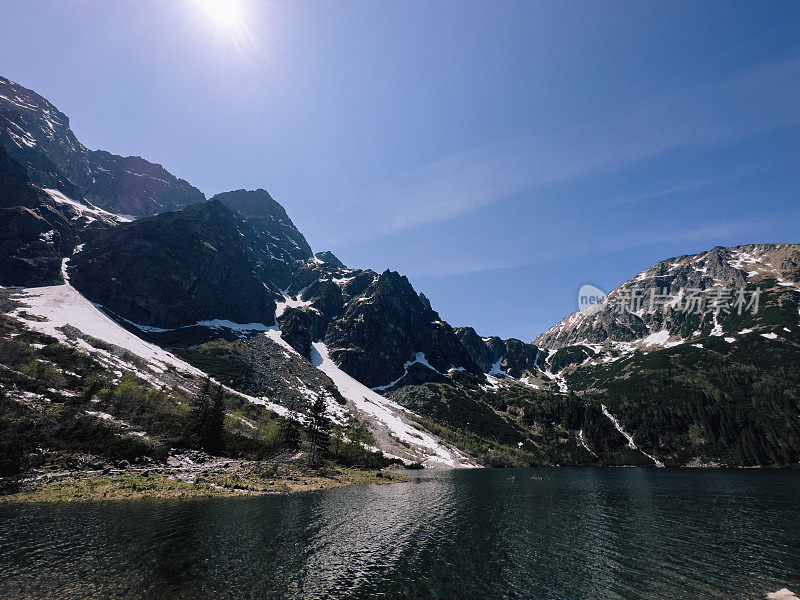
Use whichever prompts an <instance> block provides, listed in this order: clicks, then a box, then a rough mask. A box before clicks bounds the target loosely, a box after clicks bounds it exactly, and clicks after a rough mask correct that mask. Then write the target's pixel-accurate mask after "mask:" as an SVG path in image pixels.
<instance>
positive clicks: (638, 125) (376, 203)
mask: <svg viewBox="0 0 800 600" xmlns="http://www.w3.org/2000/svg"><path fill="white" fill-rule="evenodd" d="M798 65H800V62H799V61H798V60H797V59H793V60H790V61H785V62H781V63H777V64H771V65H767V66H762V67H760V68H757V69H753V70H750V71H746V72H742V73H739V74H737V75H736V76H734V77H732V78H729V79H727V80H723V81H718V82H715V83H708V84H703V85H700V86H696V87H694V88H691V89H689V90H684V91H681V92H679V93H676V94H672V95H669V96H666V97H662V98H657V99H654V100H651V101H650V102H648V103H646V104H645V105H643V106H641V107H639V108H638V109H637V110H634V111H629V112H628V113H627V114H624V115H620V116H617V117H616V118H614V117H609V118H603V119H597V120H594V121H592V122H587V123H584V124H581V125H579V126H573V127H569V128H563V129H558V130H553V131H550V132H546V133H542V134H540V135H536V136H529V137H524V138H519V139H515V140H509V141H504V142H500V143H497V144H492V145H488V146H485V147H482V148H479V149H475V150H470V151H467V152H463V153H460V154H456V155H453V156H450V157H447V158H444V159H442V160H439V161H437V162H435V163H432V164H429V165H425V166H422V167H420V168H419V169H416V170H414V171H412V172H409V173H407V174H405V175H404V176H402V177H400V178H398V179H397V180H395V181H392V182H390V183H388V184H387V185H385V186H383V187H381V188H379V189H375V190H372V191H371V192H368V193H367V194H365V197H366V201H364V202H361V203H357V205H356V206H354V207H353V208H354V209H355V210H357V211H358V212H359V222H360V223H362V224H364V227H363V228H362V229H361V230H359V231H357V232H353V231H352V230H351V232H350V235H349V236H348V238H349V239H348V240H346V241H345V240H339V244H334V245H347V244H348V243H352V242H359V241H366V240H368V239H375V238H377V237H382V236H384V235H387V234H391V233H394V232H397V231H401V230H404V229H408V228H411V227H415V226H418V225H423V224H426V223H434V222H438V221H445V220H448V219H452V218H454V217H457V216H459V215H462V214H465V213H468V212H471V211H473V210H475V209H477V208H480V207H483V206H486V205H489V204H492V203H495V202H498V201H500V200H503V199H504V198H508V197H510V196H512V195H514V194H517V193H519V192H523V191H526V190H531V189H535V188H536V187H538V186H542V185H545V184H549V183H555V182H560V181H567V180H571V179H576V178H580V177H585V176H587V175H590V174H592V173H598V172H609V171H614V170H617V169H620V168H622V167H625V166H627V165H630V164H632V163H635V162H637V161H640V160H642V159H645V158H648V157H651V156H654V155H657V154H659V153H662V152H664V151H667V150H671V149H675V148H678V147H682V146H709V147H710V146H714V145H717V144H720V143H725V142H730V141H734V140H737V139H741V138H744V137H747V136H752V135H755V134H759V133H763V132H767V131H771V130H775V129H780V128H785V127H790V126H793V125H796V124H797V122H798V115H797V110H796V100H797V99H796V98H795V95H793V94H787V93H786V90H785V86H786V82H787V81H792V80H793V78H795V76H796V74H797V71H798Z"/></svg>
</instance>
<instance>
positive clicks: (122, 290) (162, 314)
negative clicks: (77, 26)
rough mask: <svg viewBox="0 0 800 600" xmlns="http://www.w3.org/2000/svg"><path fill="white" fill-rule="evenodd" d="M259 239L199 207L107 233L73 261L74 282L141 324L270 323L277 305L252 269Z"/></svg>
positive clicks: (222, 210) (219, 210)
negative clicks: (256, 239)
mask: <svg viewBox="0 0 800 600" xmlns="http://www.w3.org/2000/svg"><path fill="white" fill-rule="evenodd" d="M255 238H256V234H255V233H254V232H253V231H252V229H251V228H249V227H248V226H247V223H246V222H245V221H243V220H242V219H241V218H239V217H238V216H237V215H234V214H233V213H232V212H231V211H230V209H228V208H226V207H225V206H223V205H222V204H220V203H219V202H214V201H212V202H205V203H202V204H196V205H193V206H189V207H187V208H185V209H183V210H181V211H178V212H172V213H164V214H161V215H158V216H155V217H151V218H149V219H143V220H140V221H136V222H133V223H128V224H125V225H122V226H119V227H115V228H113V229H111V230H108V231H106V232H104V233H103V234H101V235H100V236H99V237H98V239H97V240H96V241H94V242H91V243H89V244H87V245H86V247H85V248H84V250H83V251H82V252H81V253H79V254H78V255H77V256H76V258H75V259H73V262H74V263H75V268H74V273H73V276H72V283H73V284H74V285H75V287H76V288H77V289H78V290H80V291H81V292H82V293H83V294H85V295H86V296H87V297H88V298H90V299H91V300H92V301H94V302H97V303H99V304H101V305H103V306H104V307H106V308H107V309H109V310H111V311H112V312H114V313H116V314H118V315H120V316H123V317H124V318H126V319H129V320H131V321H133V322H135V323H139V324H141V325H150V326H158V327H180V326H184V325H190V324H193V323H196V322H198V321H204V320H213V319H225V320H230V321H233V322H236V323H252V322H258V323H265V324H271V323H273V322H274V321H275V302H274V300H273V295H272V293H271V292H270V291H269V290H268V289H267V288H266V287H265V285H264V282H263V281H262V280H261V279H260V278H259V276H258V274H257V272H256V270H255V268H254V265H253V259H252V256H251V251H250V249H249V246H250V245H252V244H253V243H254V242H255Z"/></svg>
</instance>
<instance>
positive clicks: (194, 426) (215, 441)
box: [190, 378, 225, 454]
mask: <svg viewBox="0 0 800 600" xmlns="http://www.w3.org/2000/svg"><path fill="white" fill-rule="evenodd" d="M212 391H213V397H212ZM224 425H225V390H224V389H223V388H222V386H221V385H220V386H217V388H216V389H214V390H212V386H211V380H210V379H208V378H207V379H206V380H205V381H204V382H203V387H202V388H200V392H199V393H198V395H197V397H196V398H195V401H194V409H193V411H192V418H191V423H190V439H191V442H192V445H194V446H199V447H200V448H202V449H203V450H205V451H206V452H208V453H209V454H220V453H221V452H222V450H223V439H222V431H223V428H224Z"/></svg>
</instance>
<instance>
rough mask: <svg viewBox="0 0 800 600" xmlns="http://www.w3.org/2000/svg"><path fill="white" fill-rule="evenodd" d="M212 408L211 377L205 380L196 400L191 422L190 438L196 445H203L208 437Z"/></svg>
mask: <svg viewBox="0 0 800 600" xmlns="http://www.w3.org/2000/svg"><path fill="white" fill-rule="evenodd" d="M210 410H211V379H209V378H208V377H207V378H206V380H205V381H204V382H203V387H201V388H200V392H199V393H198V394H197V397H196V398H195V400H194V406H193V407H192V415H191V419H190V423H189V438H190V440H191V442H192V445H194V446H201V447H202V446H203V442H204V441H205V439H206V437H207V429H208V416H209V412H210Z"/></svg>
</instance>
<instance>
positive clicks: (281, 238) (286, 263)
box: [213, 189, 313, 289]
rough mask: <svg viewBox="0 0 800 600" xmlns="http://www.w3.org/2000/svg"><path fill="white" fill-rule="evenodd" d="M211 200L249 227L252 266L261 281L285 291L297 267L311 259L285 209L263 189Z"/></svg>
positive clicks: (301, 237)
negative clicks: (220, 204)
mask: <svg viewBox="0 0 800 600" xmlns="http://www.w3.org/2000/svg"><path fill="white" fill-rule="evenodd" d="M213 200H216V201H218V202H221V203H222V204H224V205H225V206H227V207H228V208H230V209H231V210H233V211H234V212H236V213H238V214H239V215H240V216H241V217H243V218H244V219H245V220H246V221H247V222H248V224H249V225H250V226H251V228H252V230H253V232H254V234H255V240H254V243H253V245H252V252H253V255H254V259H255V262H254V266H255V268H256V270H257V271H258V272H259V275H260V276H261V278H262V279H263V280H264V281H268V282H271V283H272V284H274V285H275V286H276V289H286V288H288V287H289V286H290V285H291V283H292V281H293V279H294V274H295V271H296V269H297V266H298V265H297V263H298V262H300V261H304V260H307V259H309V258H311V257H312V256H313V255H312V252H311V247H310V246H309V245H308V242H307V241H306V238H305V237H303V234H302V233H300V232H299V231H298V229H297V227H295V225H294V223H292V220H291V219H290V218H289V216H288V215H287V214H286V211H285V210H284V208H283V207H282V206H281V205H280V204H278V203H277V202H276V201H275V200H273V199H272V196H270V195H269V194H268V193H267V192H266V191H265V190H262V189H259V190H255V191H247V190H236V191H233V192H225V193H223V194H217V195H216V196H214V198H213Z"/></svg>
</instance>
